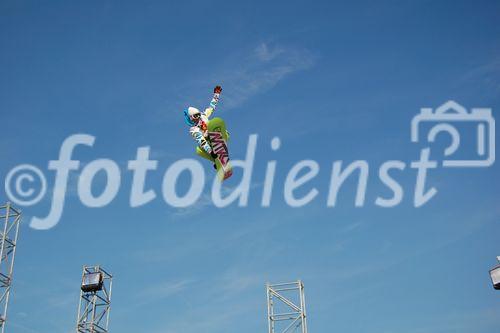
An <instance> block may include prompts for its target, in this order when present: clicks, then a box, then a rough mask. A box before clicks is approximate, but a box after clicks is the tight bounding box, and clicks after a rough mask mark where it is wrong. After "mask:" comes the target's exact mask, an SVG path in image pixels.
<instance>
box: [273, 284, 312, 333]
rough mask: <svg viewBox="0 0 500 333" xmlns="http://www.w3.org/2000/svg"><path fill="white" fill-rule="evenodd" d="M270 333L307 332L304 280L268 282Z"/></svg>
mask: <svg viewBox="0 0 500 333" xmlns="http://www.w3.org/2000/svg"><path fill="white" fill-rule="evenodd" d="M267 314H268V322H269V333H288V332H301V333H307V321H306V301H305V294H304V284H303V283H302V281H300V280H299V281H296V282H291V283H280V284H273V285H271V284H269V283H268V284H267Z"/></svg>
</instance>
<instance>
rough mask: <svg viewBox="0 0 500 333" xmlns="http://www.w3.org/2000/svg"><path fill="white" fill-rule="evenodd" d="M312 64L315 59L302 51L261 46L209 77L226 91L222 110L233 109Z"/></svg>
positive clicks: (292, 48)
mask: <svg viewBox="0 0 500 333" xmlns="http://www.w3.org/2000/svg"><path fill="white" fill-rule="evenodd" d="M315 61H316V56H315V55H313V54H312V53H311V52H310V51H308V50H306V49H300V48H294V47H285V46H281V45H269V44H267V43H261V44H259V45H258V46H257V47H255V48H254V49H253V50H252V52H250V54H248V55H246V56H243V57H241V60H239V61H238V62H234V63H233V64H232V65H231V66H230V67H229V68H225V69H224V70H223V71H222V73H215V74H214V75H213V76H214V79H216V78H217V77H218V79H219V80H220V81H221V82H222V84H223V85H224V86H228V87H230V89H228V92H227V95H225V96H224V98H225V107H226V108H234V107H238V106H240V105H242V104H243V103H245V102H246V101H248V100H249V99H251V98H252V97H253V96H255V95H257V94H260V93H263V92H266V91H268V90H270V89H272V88H273V87H275V86H276V85H277V84H278V83H279V82H280V81H282V80H283V79H284V78H285V77H287V76H288V75H290V74H292V73H294V72H298V71H301V70H305V69H308V68H310V67H312V66H313V65H314V63H315Z"/></svg>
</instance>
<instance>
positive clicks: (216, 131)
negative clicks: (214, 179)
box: [208, 118, 233, 181]
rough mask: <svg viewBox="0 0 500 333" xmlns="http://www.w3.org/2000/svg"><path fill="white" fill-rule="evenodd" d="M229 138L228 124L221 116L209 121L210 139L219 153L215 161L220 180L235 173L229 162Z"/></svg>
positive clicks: (215, 150) (214, 149) (213, 147)
mask: <svg viewBox="0 0 500 333" xmlns="http://www.w3.org/2000/svg"><path fill="white" fill-rule="evenodd" d="M228 139H229V136H228V133H227V130H226V124H225V123H224V120H222V119H221V118H213V119H211V120H210V121H209V122H208V141H209V143H210V145H211V146H212V149H213V151H214V152H215V153H216V154H217V158H216V159H215V161H214V163H215V166H216V167H217V176H218V177H219V180H221V181H223V180H225V179H228V178H229V177H231V175H232V174H233V167H232V166H231V163H230V162H229V151H228V149H227V140H228Z"/></svg>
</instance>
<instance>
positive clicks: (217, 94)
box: [204, 86, 222, 118]
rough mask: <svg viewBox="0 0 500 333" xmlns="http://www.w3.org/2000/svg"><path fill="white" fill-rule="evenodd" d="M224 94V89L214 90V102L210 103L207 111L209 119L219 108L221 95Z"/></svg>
mask: <svg viewBox="0 0 500 333" xmlns="http://www.w3.org/2000/svg"><path fill="white" fill-rule="evenodd" d="M221 92H222V88H221V87H220V86H216V87H215V88H214V97H212V100H211V101H210V106H209V107H208V108H206V109H205V112H204V114H205V116H206V117H207V118H210V116H211V115H212V113H213V112H214V111H215V108H216V107H217V103H219V97H220V93H221Z"/></svg>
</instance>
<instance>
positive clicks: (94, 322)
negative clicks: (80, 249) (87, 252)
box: [76, 266, 113, 333]
mask: <svg viewBox="0 0 500 333" xmlns="http://www.w3.org/2000/svg"><path fill="white" fill-rule="evenodd" d="M112 280H113V276H112V275H111V274H109V273H108V272H106V271H105V270H104V269H103V268H102V267H100V266H84V267H83V273H82V285H81V291H80V303H79V305H78V320H77V324H76V332H78V333H107V332H108V326H109V311H110V308H111V287H112V282H113V281H112Z"/></svg>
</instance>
